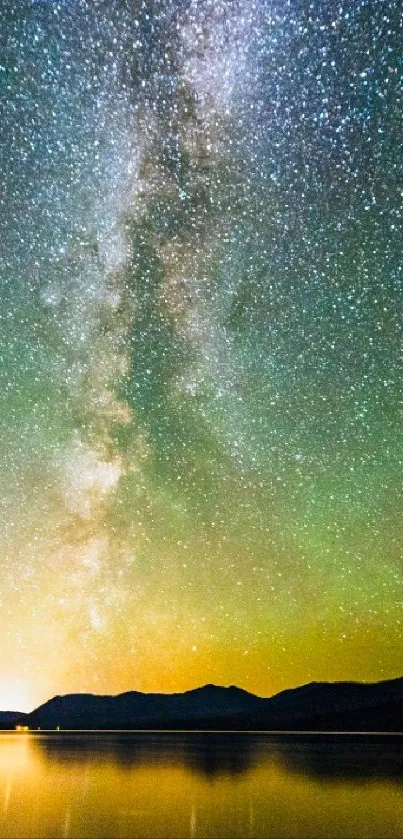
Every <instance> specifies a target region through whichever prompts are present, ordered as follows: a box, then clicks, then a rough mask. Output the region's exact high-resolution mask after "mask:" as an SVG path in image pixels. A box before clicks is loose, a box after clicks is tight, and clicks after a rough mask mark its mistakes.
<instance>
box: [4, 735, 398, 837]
mask: <svg viewBox="0 0 403 839" xmlns="http://www.w3.org/2000/svg"><path fill="white" fill-rule="evenodd" d="M0 814H1V815H0V837H19V839H20V837H24V839H25V837H27V839H28V837H35V839H36V837H38V839H39V837H49V839H53V837H86V838H87V839H90V837H113V838H114V837H130V838H131V837H150V839H154V837H160V839H169V837H191V838H192V839H193V837H199V839H207V838H208V837H214V839H216V837H217V839H219V837H228V839H232V837H242V839H244V837H250V839H263V837H275V838H276V839H278V838H279V837H282V838H284V839H285V837H298V839H299V837H314V839H322V837H323V838H324V837H340V839H349V837H351V839H353V837H354V839H360V837H367V839H369V837H371V839H372V837H373V838H374V839H375V837H376V839H379V837H382V839H387V838H388V837H395V838H396V839H402V837H403V737H398V736H396V737H395V736H385V735H315V734H312V735H309V734H304V735H299V734H265V733H263V734H248V733H236V734H228V733H169V732H158V733H155V732H142V733H122V734H121V733H108V734H106V733H100V734H73V733H70V734H68V733H63V732H60V733H59V734H56V733H53V734H42V733H40V734H34V735H32V734H17V733H10V734H6V733H4V734H1V735H0Z"/></svg>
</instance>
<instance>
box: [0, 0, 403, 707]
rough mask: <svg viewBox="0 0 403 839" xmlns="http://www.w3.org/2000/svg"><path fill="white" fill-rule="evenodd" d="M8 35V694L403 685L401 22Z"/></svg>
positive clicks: (180, 8)
mask: <svg viewBox="0 0 403 839" xmlns="http://www.w3.org/2000/svg"><path fill="white" fill-rule="evenodd" d="M0 16H1V21H0V23H1V33H2V34H1V39H2V46H1V54H0V60H1V66H0V76H1V85H2V87H1V91H2V92H1V173H2V186H1V196H0V200H1V220H0V225H1V237H0V282H1V311H0V315H1V320H0V328H1V347H0V362H1V364H0V376H1V403H0V427H1V459H0V488H1V496H0V497H1V522H2V525H1V554H0V562H1V580H2V586H1V613H0V627H1V635H2V639H3V644H2V668H1V671H2V679H3V681H4V684H3V685H2V686H0V700H1V705H2V706H3V705H5V703H6V704H7V702H8V704H10V702H12V701H14V704H15V702H16V701H17V699H18V701H19V703H20V706H21V707H24V705H25V706H26V707H31V706H32V705H33V704H34V703H37V702H39V701H42V700H44V699H46V698H47V697H48V696H49V695H51V694H52V693H55V692H58V693H62V692H67V691H73V690H93V691H96V692H118V691H123V690H127V689H140V690H166V691H171V690H183V689H186V688H190V687H194V686H196V685H197V684H202V683H204V682H211V681H214V682H219V683H221V684H229V683H234V682H235V683H237V684H239V685H240V686H243V687H246V688H249V689H251V690H254V691H256V692H258V693H261V694H271V693H273V692H275V691H276V690H279V689H281V688H285V687H290V686H292V685H296V684H299V683H301V682H305V681H308V680H310V679H338V678H356V679H378V678H383V677H389V676H394V675H401V664H400V663H399V662H401V650H402V625H401V619H402V606H403V590H402V584H403V574H402V537H403V529H402V508H401V499H402V460H403V437H402V388H401V373H402V323H403V321H402V314H403V312H402V271H401V254H402V252H403V241H402V229H403V228H402V219H401V216H402V204H403V202H402V196H403V177H402V75H401V72H402V64H401V44H402V37H403V31H402V28H403V27H402V17H401V12H400V10H399V3H398V2H397V0H396V2H392V0H385V1H384V2H370V0H350V2H345V1H344V0H342V1H341V2H339V3H337V4H335V3H334V2H330V0H328V2H310V3H307V2H298V0H282V2H276V1H275V0H273V2H269V0H215V2H212V0H176V2H175V0H137V2H136V0H108V2H106V0H93V2H90V0H64V2H61V0H59V1H57V0H46V2H45V0H32V2H28V0H18V2H17V0H9V2H7V3H5V4H3V6H2V9H1V12H0ZM16 697H17V699H16Z"/></svg>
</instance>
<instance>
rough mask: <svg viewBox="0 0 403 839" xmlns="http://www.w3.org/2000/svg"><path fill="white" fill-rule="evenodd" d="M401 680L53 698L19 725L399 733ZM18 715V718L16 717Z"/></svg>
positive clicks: (402, 705)
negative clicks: (264, 690)
mask: <svg viewBox="0 0 403 839" xmlns="http://www.w3.org/2000/svg"><path fill="white" fill-rule="evenodd" d="M402 709H403V678H400V679H393V680H389V681H385V682H377V683H374V684H366V683H357V682H335V683H328V682H319V683H316V682H313V683H311V684H308V685H303V686H302V687H298V688H295V689H293V690H286V691H283V692H282V693H279V694H277V695H276V696H273V697H271V698H269V699H263V698H260V697H258V696H255V695H254V694H251V693H248V692H247V691H245V690H241V689H240V688H237V687H234V686H232V687H227V688H226V687H218V686H216V685H205V686H204V687H201V688H196V689H195V690H190V691H186V692H185V693H174V694H158V693H148V694H145V693H139V692H137V691H129V692H128V693H122V694H120V695H118V696H97V695H93V694H85V693H77V694H68V695H67V696H55V697H54V698H53V699H50V700H49V701H48V702H45V704H44V705H41V706H40V707H39V708H36V710H34V711H33V712H32V713H31V714H28V715H26V716H25V717H24V719H23V720H21V721H22V722H23V723H24V724H26V725H29V726H30V727H31V728H38V727H40V728H42V729H52V728H56V727H57V726H60V728H61V729H146V728H156V729H157V728H159V729H164V728H166V729H218V730H220V729H222V730H224V729H227V730H228V729H235V730H236V729H239V730H248V729H249V730H250V729H253V730H280V731H281V730H290V731H292V730H303V731H308V730H311V731H315V730H318V731H402V730H403V710H402ZM20 716H21V715H20Z"/></svg>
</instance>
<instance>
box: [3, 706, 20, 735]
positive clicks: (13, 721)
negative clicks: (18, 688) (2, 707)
mask: <svg viewBox="0 0 403 839" xmlns="http://www.w3.org/2000/svg"><path fill="white" fill-rule="evenodd" d="M25 717H26V714H23V713H21V712H20V711H0V730H1V731H10V729H14V728H15V726H16V725H17V724H18V723H20V724H22V725H25V724H26V723H25Z"/></svg>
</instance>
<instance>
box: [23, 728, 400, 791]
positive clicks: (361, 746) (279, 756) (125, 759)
mask: <svg viewBox="0 0 403 839" xmlns="http://www.w3.org/2000/svg"><path fill="white" fill-rule="evenodd" d="M32 747H33V748H35V749H36V751H37V753H38V755H42V757H43V758H44V759H45V760H46V761H56V762H58V763H63V762H65V763H69V764H71V763H72V761H76V762H79V763H82V760H83V758H84V757H87V758H89V759H90V760H93V761H95V762H97V763H102V762H107V763H110V762H111V761H112V762H113V763H115V764H116V765H117V766H119V767H121V768H127V769H129V770H131V769H133V768H134V767H135V766H136V765H147V766H175V765H176V766H178V765H183V766H186V767H188V768H189V769H191V770H193V771H195V772H197V773H200V774H201V775H203V776H206V777H212V778H214V777H216V776H217V777H218V776H220V775H232V776H235V775H241V774H242V773H244V772H247V771H249V770H250V769H251V768H253V767H254V766H256V765H258V764H261V763H266V764H267V763H273V762H275V763H277V764H278V765H280V766H282V767H283V768H284V769H286V770H287V771H288V772H295V773H299V774H302V775H304V776H312V777H313V778H315V779H318V780H320V779H322V780H327V781H332V780H335V781H337V780H340V779H341V780H347V779H350V780H352V781H356V780H362V781H365V780H370V779H374V780H388V781H391V782H396V783H399V784H400V783H402V782H403V738H402V737H398V736H388V735H372V736H368V737H363V736H362V735H335V734H329V735H311V734H308V735H307V734H298V735H295V734H281V735H277V734H263V735H261V734H256V735H255V734H245V733H243V732H242V733H239V734H238V733H236V734H235V733H216V732H209V733H206V732H195V733H169V732H166V733H164V732H162V733H161V732H159V733H154V732H153V733H151V732H141V733H140V734H132V733H130V734H118V735H116V734H102V733H100V734H97V735H94V736H83V735H80V734H67V733H65V734H63V733H60V734H58V735H42V736H41V735H38V736H35V739H33V741H32Z"/></svg>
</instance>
